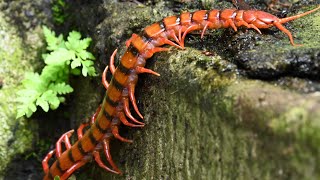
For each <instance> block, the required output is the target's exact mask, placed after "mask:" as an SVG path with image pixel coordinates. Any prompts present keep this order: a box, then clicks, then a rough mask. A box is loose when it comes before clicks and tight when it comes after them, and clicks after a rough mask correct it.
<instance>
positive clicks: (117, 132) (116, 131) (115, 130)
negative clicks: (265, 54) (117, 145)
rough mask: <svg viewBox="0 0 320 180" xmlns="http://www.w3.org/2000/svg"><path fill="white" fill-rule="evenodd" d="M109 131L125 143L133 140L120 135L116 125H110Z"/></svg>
mask: <svg viewBox="0 0 320 180" xmlns="http://www.w3.org/2000/svg"><path fill="white" fill-rule="evenodd" d="M111 132H112V134H113V136H114V137H115V138H117V139H119V140H120V141H123V142H127V143H132V142H133V141H132V140H130V139H126V138H124V137H122V136H120V134H119V128H118V126H112V127H111Z"/></svg>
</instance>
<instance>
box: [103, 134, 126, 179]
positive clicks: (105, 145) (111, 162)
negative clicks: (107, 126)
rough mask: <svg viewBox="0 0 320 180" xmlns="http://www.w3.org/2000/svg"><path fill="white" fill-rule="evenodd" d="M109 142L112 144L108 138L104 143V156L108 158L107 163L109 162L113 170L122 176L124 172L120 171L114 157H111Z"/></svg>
mask: <svg viewBox="0 0 320 180" xmlns="http://www.w3.org/2000/svg"><path fill="white" fill-rule="evenodd" d="M109 142H110V138H106V139H104V140H103V141H102V143H103V150H104V154H105V156H106V158H107V161H108V162H109V164H110V165H111V166H112V168H113V169H114V170H115V171H116V172H118V174H122V172H121V171H120V170H119V169H118V167H117V166H116V165H115V163H114V162H113V160H112V157H111V153H110V145H109Z"/></svg>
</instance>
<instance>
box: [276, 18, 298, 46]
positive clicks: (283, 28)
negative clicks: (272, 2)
mask: <svg viewBox="0 0 320 180" xmlns="http://www.w3.org/2000/svg"><path fill="white" fill-rule="evenodd" d="M273 24H274V25H275V26H276V27H277V28H278V29H279V30H280V31H282V32H284V33H286V34H287V36H288V37H289V40H290V43H291V44H292V45H293V46H301V44H295V43H294V41H293V37H292V34H291V32H290V31H289V30H288V29H286V28H285V27H284V26H282V24H281V23H279V22H274V23H273Z"/></svg>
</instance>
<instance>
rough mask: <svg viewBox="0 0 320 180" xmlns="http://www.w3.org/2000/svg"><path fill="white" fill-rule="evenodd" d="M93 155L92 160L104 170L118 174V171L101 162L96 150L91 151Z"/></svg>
mask: <svg viewBox="0 0 320 180" xmlns="http://www.w3.org/2000/svg"><path fill="white" fill-rule="evenodd" d="M92 154H93V157H94V160H95V161H96V162H97V164H98V165H99V166H100V167H101V168H102V169H104V170H106V171H109V172H112V173H115V174H120V173H119V172H117V171H114V170H112V169H110V168H109V167H108V166H106V165H104V164H103V162H102V161H101V158H100V154H99V152H98V151H93V153H92Z"/></svg>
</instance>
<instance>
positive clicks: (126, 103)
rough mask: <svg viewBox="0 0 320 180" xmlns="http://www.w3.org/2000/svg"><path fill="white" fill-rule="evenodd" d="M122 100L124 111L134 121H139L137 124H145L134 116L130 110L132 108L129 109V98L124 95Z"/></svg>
mask: <svg viewBox="0 0 320 180" xmlns="http://www.w3.org/2000/svg"><path fill="white" fill-rule="evenodd" d="M122 102H123V109H124V113H125V114H126V116H127V117H128V118H129V119H131V120H132V121H133V122H135V123H137V124H141V125H144V123H143V122H140V121H138V120H137V119H136V118H134V117H133V116H132V114H131V112H130V109H129V100H128V98H126V97H124V98H123V99H122Z"/></svg>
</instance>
